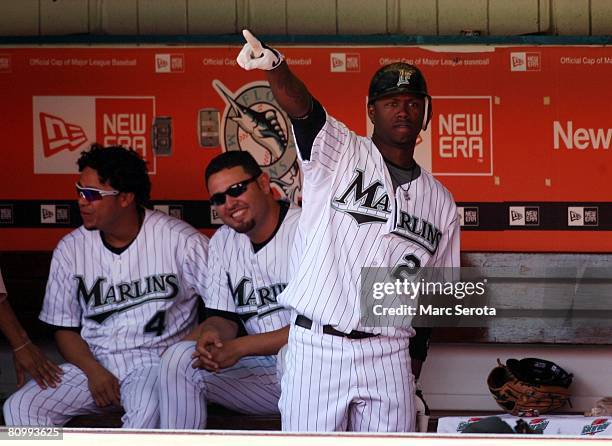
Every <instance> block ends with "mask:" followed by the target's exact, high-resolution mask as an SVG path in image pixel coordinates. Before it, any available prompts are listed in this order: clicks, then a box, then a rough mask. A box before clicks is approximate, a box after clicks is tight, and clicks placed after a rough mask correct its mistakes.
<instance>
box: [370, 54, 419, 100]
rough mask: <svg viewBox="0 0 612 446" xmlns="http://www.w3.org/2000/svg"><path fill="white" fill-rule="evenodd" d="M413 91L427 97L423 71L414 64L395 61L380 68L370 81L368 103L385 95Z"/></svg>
mask: <svg viewBox="0 0 612 446" xmlns="http://www.w3.org/2000/svg"><path fill="white" fill-rule="evenodd" d="M402 93H413V94H419V95H422V96H427V97H429V94H428V93H427V83H426V82H425V78H424V77H423V73H421V70H419V69H418V68H417V67H415V66H414V65H410V64H407V63H403V62H395V63H392V64H389V65H385V66H384V67H382V68H380V69H379V70H378V71H377V72H376V73H374V76H373V77H372V81H371V82H370V90H369V91H368V104H371V103H372V102H374V101H376V100H377V99H380V98H383V97H385V96H391V95H395V94H402Z"/></svg>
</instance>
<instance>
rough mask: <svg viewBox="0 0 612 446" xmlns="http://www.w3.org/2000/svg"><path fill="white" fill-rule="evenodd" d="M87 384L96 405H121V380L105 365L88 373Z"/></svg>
mask: <svg viewBox="0 0 612 446" xmlns="http://www.w3.org/2000/svg"><path fill="white" fill-rule="evenodd" d="M87 385H88V386H89V391H90V392H91V396H93V399H94V401H95V402H96V406H98V407H106V406H110V405H115V406H121V390H120V387H119V380H118V379H117V377H116V376H115V375H113V374H112V373H111V372H109V371H108V370H106V369H105V368H104V367H102V366H99V367H96V368H95V369H94V370H93V371H90V372H89V373H88V374H87Z"/></svg>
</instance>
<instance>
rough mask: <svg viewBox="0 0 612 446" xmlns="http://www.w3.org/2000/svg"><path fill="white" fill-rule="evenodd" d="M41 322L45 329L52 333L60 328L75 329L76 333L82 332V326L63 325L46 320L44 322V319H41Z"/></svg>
mask: <svg viewBox="0 0 612 446" xmlns="http://www.w3.org/2000/svg"><path fill="white" fill-rule="evenodd" d="M41 324H42V325H43V326H44V327H45V330H47V331H49V332H51V333H55V332H56V331H59V330H68V331H73V332H75V333H78V334H81V328H82V327H62V326H61V325H53V324H47V323H46V322H42V321H41Z"/></svg>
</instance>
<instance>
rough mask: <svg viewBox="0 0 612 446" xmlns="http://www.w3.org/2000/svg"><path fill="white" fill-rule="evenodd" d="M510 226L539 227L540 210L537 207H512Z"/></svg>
mask: <svg viewBox="0 0 612 446" xmlns="http://www.w3.org/2000/svg"><path fill="white" fill-rule="evenodd" d="M509 214H510V226H538V225H539V224H540V208H539V207H537V206H510V209H509Z"/></svg>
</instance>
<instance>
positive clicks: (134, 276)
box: [39, 210, 208, 355]
mask: <svg viewBox="0 0 612 446" xmlns="http://www.w3.org/2000/svg"><path fill="white" fill-rule="evenodd" d="M207 258H208V239H207V238H206V237H205V236H204V235H202V234H201V233H200V232H199V231H198V230H196V229H195V228H193V227H192V226H190V225H189V224H187V223H185V222H183V221H181V220H178V219H176V218H173V217H169V216H167V215H166V214H163V213H161V212H158V211H150V210H146V211H145V216H144V220H143V223H142V227H141V228H140V231H139V233H138V235H137V237H136V239H135V240H134V241H133V242H132V244H131V245H130V246H129V247H128V248H127V249H126V250H125V251H123V252H122V253H121V254H119V255H117V254H114V253H113V252H111V251H110V250H109V249H107V248H106V247H105V246H104V244H103V242H102V238H101V236H100V231H97V230H94V231H89V230H87V229H85V228H84V227H83V226H81V227H80V228H78V229H76V230H74V231H72V232H71V233H70V234H68V235H66V236H65V237H64V238H63V239H62V240H61V241H60V242H59V244H58V246H57V247H56V248H55V251H54V252H53V259H52V261H51V271H50V273H49V280H48V282H47V290H46V294H45V299H44V303H43V308H42V311H41V313H40V316H39V317H40V319H41V320H42V321H44V322H46V323H49V324H53V325H57V326H62V327H78V326H82V329H81V336H82V337H83V339H84V340H85V341H86V342H87V344H89V347H90V349H91V350H92V353H93V354H94V355H101V354H108V353H117V352H124V351H126V350H131V349H142V348H145V349H148V348H151V349H159V350H160V351H161V350H163V349H164V348H166V347H167V346H169V345H172V344H174V343H175V342H177V341H178V340H180V339H181V338H182V337H183V336H184V335H185V334H187V332H188V331H189V330H190V329H191V328H193V326H194V323H195V321H196V316H197V299H198V298H199V296H200V295H202V294H203V293H204V284H205V280H206V267H207Z"/></svg>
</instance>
